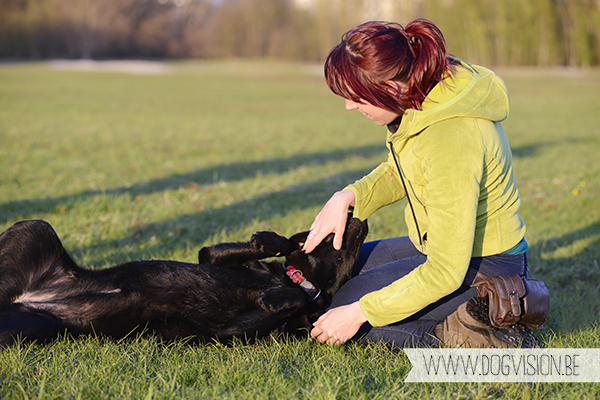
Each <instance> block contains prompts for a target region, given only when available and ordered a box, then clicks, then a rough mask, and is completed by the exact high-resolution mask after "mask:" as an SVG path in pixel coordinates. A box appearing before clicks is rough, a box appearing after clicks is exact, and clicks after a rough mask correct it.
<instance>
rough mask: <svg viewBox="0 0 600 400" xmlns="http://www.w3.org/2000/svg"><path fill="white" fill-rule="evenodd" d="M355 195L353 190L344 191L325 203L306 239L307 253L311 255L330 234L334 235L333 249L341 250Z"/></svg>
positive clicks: (304, 248) (305, 248)
mask: <svg viewBox="0 0 600 400" xmlns="http://www.w3.org/2000/svg"><path fill="white" fill-rule="evenodd" d="M354 201H355V197H354V193H353V192H352V191H351V190H342V191H339V192H336V193H334V195H333V196H331V198H330V199H329V201H327V203H325V206H323V209H322V210H321V212H320V213H319V214H318V215H317V216H316V217H315V221H314V222H313V223H312V225H311V227H310V234H309V235H308V237H307V238H306V242H305V243H304V247H303V248H302V249H303V250H304V251H305V252H306V253H310V252H311V251H313V250H314V248H315V247H317V246H318V245H319V243H321V241H322V240H323V239H324V238H325V237H326V236H327V235H329V234H330V233H332V232H333V233H334V234H335V237H334V239H333V247H334V248H335V249H336V250H339V249H341V247H342V241H343V238H344V230H345V229H346V221H347V220H348V208H350V207H352V206H354Z"/></svg>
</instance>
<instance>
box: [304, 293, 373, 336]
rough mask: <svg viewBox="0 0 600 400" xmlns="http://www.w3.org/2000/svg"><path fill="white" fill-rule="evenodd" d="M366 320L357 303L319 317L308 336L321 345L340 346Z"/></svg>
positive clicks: (354, 333) (333, 309) (337, 308)
mask: <svg viewBox="0 0 600 400" xmlns="http://www.w3.org/2000/svg"><path fill="white" fill-rule="evenodd" d="M365 322H367V318H366V317H365V315H364V314H363V312H362V310H361V308H360V304H359V303H358V301H356V302H354V303H351V304H348V305H346V306H341V307H336V308H332V309H331V310H329V311H327V312H326V313H325V314H323V315H321V317H319V319H318V320H317V322H315V324H314V328H313V329H312V330H311V331H310V335H311V336H312V337H314V338H316V339H317V340H318V341H319V342H321V343H325V342H327V343H329V344H342V343H345V342H346V341H348V340H350V339H352V338H353V337H354V335H356V332H358V330H359V329H360V327H361V325H362V324H363V323H365Z"/></svg>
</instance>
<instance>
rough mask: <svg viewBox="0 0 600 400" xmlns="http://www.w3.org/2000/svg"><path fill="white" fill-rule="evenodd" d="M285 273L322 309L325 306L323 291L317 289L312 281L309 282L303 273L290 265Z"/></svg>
mask: <svg viewBox="0 0 600 400" xmlns="http://www.w3.org/2000/svg"><path fill="white" fill-rule="evenodd" d="M285 273H286V274H287V276H289V277H290V279H291V280H292V282H294V283H297V284H298V285H300V287H302V289H304V291H305V292H306V293H307V294H308V296H309V297H310V298H311V299H312V300H313V301H314V302H315V303H317V305H318V306H319V307H321V308H323V306H324V305H325V303H324V301H323V297H321V289H317V288H316V287H315V285H313V284H312V283H311V282H310V281H308V280H307V279H306V278H305V277H304V274H303V273H302V271H300V270H299V269H296V268H294V267H292V266H291V265H288V266H286V267H285Z"/></svg>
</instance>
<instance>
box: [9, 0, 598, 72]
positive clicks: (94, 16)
mask: <svg viewBox="0 0 600 400" xmlns="http://www.w3.org/2000/svg"><path fill="white" fill-rule="evenodd" d="M417 17H425V18H429V19H431V20H432V21H433V22H435V23H436V24H437V25H438V26H439V27H440V28H441V29H442V31H443V32H444V34H445V36H446V39H447V41H448V45H449V48H450V51H451V52H452V53H453V54H455V55H457V56H459V57H461V58H464V59H466V60H468V61H470V62H474V63H481V64H487V65H540V66H549V65H566V66H596V65H599V64H600V0H502V1H498V0H393V1H384V0H379V1H372V0H312V1H302V2H300V1H298V0H296V1H294V0H0V58H4V59H7V58H12V59H45V58H95V59H104V58H224V57H272V58H284V59H293V60H306V61H322V60H323V59H324V58H325V56H326V55H327V53H328V52H329V50H330V49H331V47H333V46H334V45H335V44H336V43H337V42H338V41H339V39H340V37H341V35H342V33H343V32H345V31H346V30H347V29H349V28H351V27H352V26H355V25H357V24H359V23H361V22H364V21H366V20H371V19H380V20H391V21H396V22H400V23H403V24H405V23H407V22H409V21H410V20H412V19H414V18H417Z"/></svg>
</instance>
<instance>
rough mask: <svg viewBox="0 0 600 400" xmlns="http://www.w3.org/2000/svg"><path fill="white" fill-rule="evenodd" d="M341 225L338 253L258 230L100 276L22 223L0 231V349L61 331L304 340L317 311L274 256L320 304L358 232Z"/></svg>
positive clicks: (338, 281)
mask: <svg viewBox="0 0 600 400" xmlns="http://www.w3.org/2000/svg"><path fill="white" fill-rule="evenodd" d="M367 230H368V228H367V223H366V221H365V222H361V221H359V220H357V219H355V218H352V219H349V220H348V224H347V228H346V233H345V235H344V244H343V246H342V249H341V250H335V249H334V248H333V245H332V242H333V234H331V235H329V236H328V237H327V238H326V239H325V240H323V242H322V243H321V244H320V245H319V246H318V247H317V248H316V249H315V250H314V251H313V252H311V253H310V254H306V253H304V252H303V251H302V250H301V246H302V243H303V242H304V241H305V240H306V237H307V235H308V232H303V233H298V234H296V235H294V236H292V237H291V238H290V239H286V238H285V237H283V236H279V235H277V234H275V233H273V232H257V233H255V234H254V235H253V236H252V238H251V240H250V241H249V242H240V243H222V244H217V245H214V246H211V247H205V248H203V249H202V250H200V252H199V264H189V263H181V262H176V261H158V260H152V261H133V262H128V263H125V264H121V265H118V266H114V267H111V268H107V269H101V270H89V269H83V268H80V267H79V266H77V265H76V264H75V262H74V261H73V260H72V259H71V257H70V256H69V255H68V254H67V251H66V250H65V248H64V247H63V245H62V243H61V241H60V239H59V238H58V236H57V234H56V232H55V231H54V229H52V227H51V226H50V225H49V224H48V223H47V222H44V221H41V220H33V221H23V222H18V223H16V224H14V225H13V226H12V227H10V228H9V229H7V230H6V231H5V232H3V233H2V234H1V235H0V345H8V344H11V343H13V342H14V341H15V340H17V338H20V339H19V340H30V341H37V342H38V343H43V342H47V341H50V340H52V339H54V338H56V337H57V336H58V335H59V334H60V333H64V332H68V333H69V334H71V335H73V336H78V335H81V334H90V333H96V334H102V335H106V336H109V337H113V338H124V337H132V336H136V335H137V334H142V335H145V334H155V335H157V336H158V337H160V338H162V339H164V340H167V341H170V340H174V339H178V338H181V339H184V338H185V339H189V340H190V341H193V342H205V341H212V340H218V341H221V342H227V341H229V340H231V339H233V338H239V339H242V340H243V341H252V340H254V339H257V338H264V337H269V336H272V335H281V334H292V335H306V332H307V330H309V329H310V328H311V326H312V323H313V322H314V321H315V320H316V319H317V318H318V316H319V315H321V314H322V313H323V309H321V308H320V307H319V306H318V305H317V304H315V302H314V301H311V299H310V298H309V297H308V295H307V294H306V292H305V291H304V290H303V289H302V288H301V287H300V286H298V285H297V284H296V283H293V282H292V281H291V280H290V279H289V278H288V276H287V275H286V273H285V270H284V268H283V266H282V264H281V263H280V262H279V261H277V260H271V261H260V260H262V259H264V258H269V257H273V256H285V265H292V266H293V267H295V268H296V269H299V270H301V271H302V272H303V274H304V276H305V277H306V278H307V280H309V281H310V282H312V283H313V284H314V286H316V287H317V288H318V289H320V290H321V291H322V292H321V296H323V298H324V300H325V301H328V300H329V299H330V298H331V296H332V295H333V294H334V293H335V292H336V291H337V290H338V289H339V288H340V286H341V285H342V284H343V283H344V282H346V281H347V280H348V279H349V278H350V276H351V273H352V269H353V267H354V265H355V263H356V260H357V258H358V254H359V251H360V248H361V245H362V243H363V241H364V239H365V237H366V235H367Z"/></svg>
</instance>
